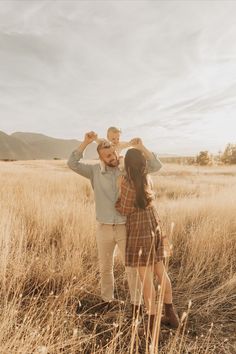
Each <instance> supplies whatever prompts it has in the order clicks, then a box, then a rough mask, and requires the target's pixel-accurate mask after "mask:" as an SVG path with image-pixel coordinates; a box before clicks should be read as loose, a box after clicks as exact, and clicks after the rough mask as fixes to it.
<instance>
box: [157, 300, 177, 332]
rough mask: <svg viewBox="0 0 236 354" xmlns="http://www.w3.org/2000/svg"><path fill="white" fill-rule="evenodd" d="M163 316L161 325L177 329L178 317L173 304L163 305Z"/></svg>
mask: <svg viewBox="0 0 236 354" xmlns="http://www.w3.org/2000/svg"><path fill="white" fill-rule="evenodd" d="M164 309H165V314H164V316H162V318H161V324H164V325H166V326H169V327H171V328H178V327H179V316H178V314H177V312H176V311H175V308H174V306H173V304H164Z"/></svg>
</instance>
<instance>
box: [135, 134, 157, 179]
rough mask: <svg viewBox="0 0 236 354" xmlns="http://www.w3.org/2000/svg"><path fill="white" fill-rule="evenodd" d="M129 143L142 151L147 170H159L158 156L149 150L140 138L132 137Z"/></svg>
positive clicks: (149, 171) (152, 171)
mask: <svg viewBox="0 0 236 354" xmlns="http://www.w3.org/2000/svg"><path fill="white" fill-rule="evenodd" d="M131 144H132V146H133V147H134V148H135V149H138V150H140V151H142V152H143V154H144V156H145V158H146V160H147V172H148V173H154V172H157V171H159V170H160V169H161V168H162V163H161V161H160V160H159V159H158V157H157V156H156V155H155V154H154V153H153V152H151V151H149V150H148V149H147V148H146V147H145V146H144V145H143V142H142V139H140V138H134V139H132V140H131Z"/></svg>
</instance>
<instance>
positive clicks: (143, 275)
mask: <svg viewBox="0 0 236 354" xmlns="http://www.w3.org/2000/svg"><path fill="white" fill-rule="evenodd" d="M138 272H139V277H140V280H141V282H142V287H143V297H144V302H145V305H146V308H147V311H148V314H149V315H154V314H155V313H156V291H155V287H154V284H153V272H152V267H151V266H148V267H138Z"/></svg>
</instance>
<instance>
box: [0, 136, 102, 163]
mask: <svg viewBox="0 0 236 354" xmlns="http://www.w3.org/2000/svg"><path fill="white" fill-rule="evenodd" d="M79 143H80V141H79V140H75V139H73V140H72V139H71V140H69V139H56V138H52V137H49V136H46V135H44V134H38V133H23V132H16V133H13V134H11V135H8V134H6V133H4V132H2V131H0V160H34V159H37V160H51V159H55V158H58V159H67V158H68V157H69V155H70V153H71V152H72V151H73V150H74V149H76V147H77V146H78V145H79ZM97 157H98V155H97V151H96V144H95V143H94V144H91V145H89V146H88V147H87V149H86V151H85V154H84V158H85V159H95V158H97Z"/></svg>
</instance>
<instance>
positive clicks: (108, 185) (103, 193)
mask: <svg viewBox="0 0 236 354" xmlns="http://www.w3.org/2000/svg"><path fill="white" fill-rule="evenodd" d="M82 157H83V154H82V153H81V152H78V151H76V150H75V151H73V152H72V154H71V155H70V157H69V160H68V162H67V164H68V166H69V167H70V168H71V169H72V170H73V171H75V172H76V173H78V174H79V175H81V176H83V177H86V178H88V179H89V180H90V182H91V185H92V188H93V190H94V198H95V207H96V219H97V221H98V222H100V223H103V224H124V223H125V222H126V217H124V216H122V215H121V214H120V213H119V212H118V211H117V210H116V209H115V203H116V201H117V199H118V194H119V189H118V183H117V178H118V177H119V176H120V175H122V174H124V172H122V171H121V170H120V169H119V167H106V169H105V170H104V171H103V170H101V165H100V163H97V164H88V163H84V162H81V161H80V160H81V159H82ZM161 167H162V164H161V162H160V160H159V159H158V158H157V157H156V156H155V154H153V158H152V159H150V160H148V161H147V170H148V173H153V172H157V171H159V170H160V168H161Z"/></svg>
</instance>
